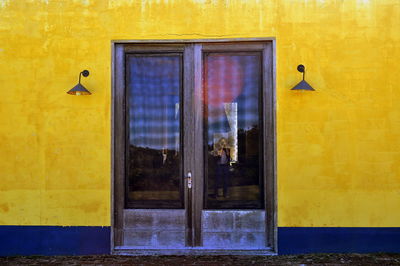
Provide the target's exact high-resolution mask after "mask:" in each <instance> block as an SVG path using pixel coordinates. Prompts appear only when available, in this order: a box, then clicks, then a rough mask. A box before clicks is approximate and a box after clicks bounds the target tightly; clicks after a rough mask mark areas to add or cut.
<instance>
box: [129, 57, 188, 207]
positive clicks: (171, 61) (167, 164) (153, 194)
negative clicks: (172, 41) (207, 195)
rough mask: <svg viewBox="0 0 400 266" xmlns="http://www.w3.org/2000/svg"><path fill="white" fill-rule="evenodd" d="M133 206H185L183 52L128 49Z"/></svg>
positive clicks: (130, 190) (130, 202)
mask: <svg viewBox="0 0 400 266" xmlns="http://www.w3.org/2000/svg"><path fill="white" fill-rule="evenodd" d="M126 72H127V74H126V77H127V99H126V101H127V107H128V108H127V109H128V110H127V116H126V120H127V121H126V123H127V130H129V132H127V136H128V138H129V139H128V140H127V143H128V147H127V158H128V160H127V169H126V170H127V180H126V182H127V184H126V205H127V207H128V208H158V209H159V208H183V203H182V198H183V197H182V184H181V183H182V180H181V177H182V174H181V168H182V167H181V166H182V163H181V162H182V153H181V111H180V110H181V108H180V106H181V96H180V95H181V91H182V54H171V53H161V54H128V55H127V56H126Z"/></svg>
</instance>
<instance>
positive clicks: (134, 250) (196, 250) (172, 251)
mask: <svg viewBox="0 0 400 266" xmlns="http://www.w3.org/2000/svg"><path fill="white" fill-rule="evenodd" d="M112 254H114V255H128V256H152V255H178V256H179V255H182V256H183V255H247V256H273V255H277V254H276V253H275V252H273V251H272V250H271V249H270V248H265V249H222V248H211V247H207V248H205V247H184V248H168V247H165V248H164V247H162V248H157V249H156V248H154V247H138V246H117V247H115V248H114V250H113V252H112Z"/></svg>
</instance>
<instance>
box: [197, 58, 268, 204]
mask: <svg viewBox="0 0 400 266" xmlns="http://www.w3.org/2000/svg"><path fill="white" fill-rule="evenodd" d="M204 82H205V99H204V102H205V115H206V119H205V128H206V130H207V132H206V143H207V148H206V149H207V150H206V154H207V158H206V160H205V161H206V164H207V165H206V167H205V173H206V184H207V191H206V208H208V209H231V208H243V209H246V208H261V207H262V201H261V197H262V189H261V187H262V186H261V185H262V182H261V180H262V178H261V175H262V168H261V166H262V164H261V163H260V162H261V159H262V157H261V152H260V147H261V146H262V145H261V144H262V143H261V135H260V130H259V129H260V127H261V123H260V97H259V96H260V95H261V90H260V89H261V57H260V54H259V53H210V54H208V55H206V57H205V62H204Z"/></svg>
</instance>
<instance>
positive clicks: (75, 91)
mask: <svg viewBox="0 0 400 266" xmlns="http://www.w3.org/2000/svg"><path fill="white" fill-rule="evenodd" d="M67 93H68V94H71V95H90V94H92V93H90V91H88V90H87V89H86V88H85V87H83V86H82V84H80V83H78V84H77V85H76V86H75V87H73V88H72V89H70V90H69V91H68V92H67Z"/></svg>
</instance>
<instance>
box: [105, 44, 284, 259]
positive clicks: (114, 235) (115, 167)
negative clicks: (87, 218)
mask: <svg viewBox="0 0 400 266" xmlns="http://www.w3.org/2000/svg"><path fill="white" fill-rule="evenodd" d="M213 43H215V44H221V43H224V44H225V43H227V44H228V43H229V44H233V45H235V44H245V43H251V44H254V43H258V44H261V45H264V48H265V49H264V50H263V51H264V53H263V103H264V104H263V131H264V132H263V134H264V142H263V150H264V154H263V158H264V159H263V160H264V166H263V168H264V183H263V185H264V201H265V202H264V204H265V211H266V214H267V218H266V221H265V223H266V224H265V225H266V242H267V243H266V247H270V248H271V251H273V252H277V189H276V187H277V182H276V158H277V156H276V150H277V149H276V40H275V38H236V39H195V40H113V41H111V92H112V93H111V206H110V207H111V208H110V209H111V215H110V216H111V238H110V240H111V245H110V246H111V253H112V254H117V253H118V254H120V252H118V251H117V249H116V247H117V246H121V245H122V228H123V219H122V218H123V216H122V215H123V209H124V196H119V197H117V196H116V195H124V182H125V181H124V180H125V169H124V168H125V161H124V160H125V158H124V156H122V157H123V158H122V157H121V156H117V155H116V154H121V153H120V152H121V151H122V150H124V146H123V143H124V139H123V134H119V132H121V131H122V128H121V127H122V126H123V124H121V119H116V118H117V117H123V112H124V109H123V108H124V107H123V106H124V102H121V99H122V98H123V97H121V95H120V93H121V89H118V88H121V87H124V84H123V83H124V82H125V79H124V78H121V77H124V75H125V69H124V68H118V67H117V61H118V60H120V59H121V58H120V57H121V56H125V54H124V46H125V45H129V44H143V45H150V44H154V45H163V44H164V45H168V44H181V45H182V44H192V45H191V46H190V52H189V54H188V55H189V57H192V56H196V55H199V54H200V56H201V51H200V52H196V49H201V45H196V44H205V45H210V44H213ZM192 59H193V58H189V59H184V60H192ZM195 61H197V62H200V61H201V60H195ZM194 68H195V69H194V71H192V73H197V72H196V71H201V65H198V66H196V65H195V66H194ZM196 68H197V69H196ZM185 79H188V80H185ZM201 79H202V75H195V76H194V77H192V76H190V77H188V78H186V77H184V86H185V85H187V84H190V83H192V85H193V88H194V89H193V90H190V93H193V95H191V96H196V95H197V94H198V93H199V92H200V93H201V92H202V88H201V86H202V80H201ZM267 88H269V89H267ZM197 96H199V95H197ZM186 99H187V97H184V98H183V101H186ZM195 99H198V100H197V101H195V102H194V104H193V105H192V106H194V107H195V108H194V109H195V110H196V112H202V107H201V108H198V107H196V105H198V104H201V101H200V99H201V97H195ZM121 106H122V108H121ZM118 107H120V108H118ZM195 110H191V111H193V112H194V111H195ZM193 112H189V113H190V114H189V115H190V116H194V117H192V118H194V119H191V121H193V123H194V124H195V125H194V127H193V128H195V127H202V125H198V123H200V124H201V123H202V122H203V121H202V120H201V119H195V118H196V117H201V115H200V116H199V115H195V114H194V113H193ZM267 115H268V117H267ZM267 122H268V123H267ZM196 124H197V125H196ZM182 126H183V131H184V130H185V129H184V127H185V125H182ZM194 134H195V132H192V134H185V135H188V136H187V138H189V139H185V140H184V143H185V142H187V141H191V140H194V139H200V138H197V137H196V136H194ZM185 138H186V137H185ZM201 139H202V138H201ZM195 145H196V148H197V147H199V149H203V146H202V143H195ZM196 148H195V149H194V150H196ZM187 157H188V156H186V158H187ZM192 158H193V156H192ZM192 158H191V159H190V160H192ZM184 160H187V159H184ZM184 165H186V166H184V167H185V168H187V167H188V166H189V167H190V166H192V167H193V168H192V167H190V168H189V169H192V171H193V172H194V173H202V171H203V169H199V168H201V167H203V166H202V165H201V164H200V163H198V162H197V163H195V162H194V161H187V162H186V164H184ZM185 168H184V173H186V172H187V169H185ZM196 180H197V183H196ZM200 182H201V183H200ZM202 183H203V180H200V179H199V178H198V179H194V184H193V188H194V189H196V188H197V189H203V188H202V186H201V184H202ZM185 192H186V190H185ZM192 193H197V194H202V193H201V192H196V191H193V192H192ZM202 200H203V199H202ZM202 200H201V201H198V202H201V203H199V204H197V205H196V204H195V205H194V208H195V209H196V208H202V204H203V202H202ZM185 201H187V196H186V195H185ZM185 204H187V202H185ZM193 213H194V214H199V213H201V210H197V211H196V210H195V211H194V212H193ZM197 216H198V215H194V216H193V217H191V219H192V224H193V226H194V227H195V228H201V220H200V218H201V217H197ZM188 232H189V233H188V234H189V235H187V238H190V240H189V241H193V242H192V243H193V245H194V246H200V245H201V241H200V239H201V238H200V236H199V235H197V236H196V235H194V233H198V234H200V230H194V231H191V230H190V229H189V230H188ZM194 248H195V247H194ZM188 249H193V247H190V248H188ZM198 252H199V251H198V250H197V251H196V254H198ZM245 253H246V252H245V251H244V253H243V254H245Z"/></svg>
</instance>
